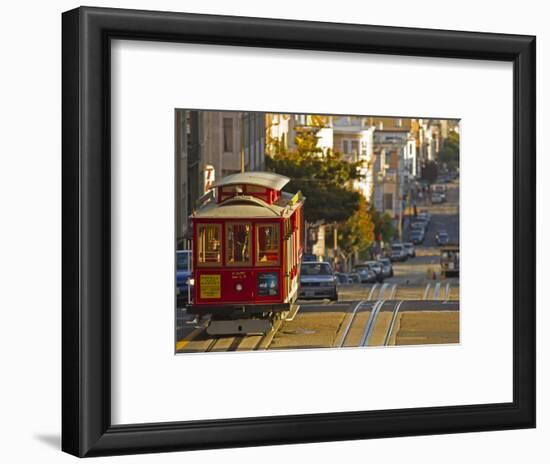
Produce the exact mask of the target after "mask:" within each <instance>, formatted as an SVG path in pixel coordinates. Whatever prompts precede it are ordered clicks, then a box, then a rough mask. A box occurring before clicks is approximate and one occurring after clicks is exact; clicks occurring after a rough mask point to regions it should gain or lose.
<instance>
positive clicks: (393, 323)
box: [384, 300, 405, 346]
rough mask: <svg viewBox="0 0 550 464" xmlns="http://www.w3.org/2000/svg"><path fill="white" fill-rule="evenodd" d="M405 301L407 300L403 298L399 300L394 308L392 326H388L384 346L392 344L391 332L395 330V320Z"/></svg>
mask: <svg viewBox="0 0 550 464" xmlns="http://www.w3.org/2000/svg"><path fill="white" fill-rule="evenodd" d="M404 302H405V300H401V301H399V302H397V304H396V305H395V307H394V308H393V315H392V318H391V321H390V326H389V327H388V332H387V333H386V337H385V338H384V346H388V345H389V344H390V340H391V334H392V332H393V327H394V325H395V321H396V320H397V313H398V312H399V308H401V305H402V304H403V303H404Z"/></svg>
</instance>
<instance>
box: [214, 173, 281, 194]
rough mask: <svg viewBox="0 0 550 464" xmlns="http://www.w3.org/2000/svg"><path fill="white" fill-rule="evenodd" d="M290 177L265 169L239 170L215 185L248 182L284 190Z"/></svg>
mask: <svg viewBox="0 0 550 464" xmlns="http://www.w3.org/2000/svg"><path fill="white" fill-rule="evenodd" d="M289 181H290V179H289V178H288V177H286V176H282V175H281V174H276V173H274V172H265V171H250V172H239V173H237V174H230V175H229V176H225V177H224V178H223V179H220V180H219V181H218V182H216V183H214V185H213V187H223V186H225V185H235V184H246V185H258V186H260V187H266V188H270V189H273V190H282V189H283V187H284V186H285V185H286V184H288V182H289Z"/></svg>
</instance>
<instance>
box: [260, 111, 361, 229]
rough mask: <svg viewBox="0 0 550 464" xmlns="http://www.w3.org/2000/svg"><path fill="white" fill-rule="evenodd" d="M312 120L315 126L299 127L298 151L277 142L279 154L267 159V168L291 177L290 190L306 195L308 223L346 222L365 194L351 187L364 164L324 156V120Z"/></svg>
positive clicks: (330, 154)
mask: <svg viewBox="0 0 550 464" xmlns="http://www.w3.org/2000/svg"><path fill="white" fill-rule="evenodd" d="M310 118H311V121H312V123H311V124H313V125H308V126H302V127H298V128H296V137H295V144H296V149H293V150H285V149H284V147H283V146H282V144H277V143H276V142H275V143H274V144H273V146H274V147H275V149H274V153H275V154H274V155H273V156H272V157H267V158H266V167H267V169H268V170H271V171H275V172H277V173H279V174H283V175H285V176H288V177H290V179H291V181H290V183H289V186H288V188H289V190H290V191H293V192H297V191H298V190H301V191H302V193H303V194H304V195H305V196H306V198H307V206H306V208H305V219H306V220H307V221H309V222H316V221H322V222H325V223H330V222H342V221H346V220H347V219H348V218H349V217H350V216H352V215H353V213H354V212H355V211H357V210H358V209H359V205H360V200H361V195H360V194H359V193H358V192H355V191H353V190H352V189H351V185H350V184H351V181H353V180H354V179H357V178H358V176H359V172H358V168H359V166H360V163H350V162H348V161H346V160H345V159H344V158H343V156H342V154H341V153H338V152H333V151H332V150H328V151H327V153H323V151H322V150H321V148H319V147H318V144H317V142H318V140H319V137H318V136H317V134H318V132H319V130H320V129H321V128H322V127H323V124H324V121H323V118H322V117H315V116H312V117H310Z"/></svg>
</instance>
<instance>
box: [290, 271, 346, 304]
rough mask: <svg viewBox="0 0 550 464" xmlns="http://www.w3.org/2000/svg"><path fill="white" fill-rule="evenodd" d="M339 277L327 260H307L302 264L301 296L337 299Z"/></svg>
mask: <svg viewBox="0 0 550 464" xmlns="http://www.w3.org/2000/svg"><path fill="white" fill-rule="evenodd" d="M337 282H338V279H337V278H336V276H335V275H334V271H333V270H332V266H331V265H330V264H329V263H327V262H325V261H317V262H313V261H306V262H302V265H301V266H300V291H299V297H300V298H328V299H330V300H333V301H336V300H337V299H338V290H337V289H336V283H337Z"/></svg>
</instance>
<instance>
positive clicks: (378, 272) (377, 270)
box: [364, 261, 384, 282]
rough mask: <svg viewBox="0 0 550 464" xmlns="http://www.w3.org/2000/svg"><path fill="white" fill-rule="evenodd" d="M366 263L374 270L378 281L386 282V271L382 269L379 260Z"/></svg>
mask: <svg viewBox="0 0 550 464" xmlns="http://www.w3.org/2000/svg"><path fill="white" fill-rule="evenodd" d="M364 264H365V265H367V266H369V267H370V268H371V269H372V270H373V271H374V273H375V275H376V281H377V282H384V272H383V269H382V264H380V263H379V262H378V261H367V262H366V263H364Z"/></svg>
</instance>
